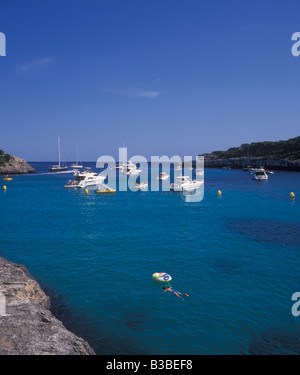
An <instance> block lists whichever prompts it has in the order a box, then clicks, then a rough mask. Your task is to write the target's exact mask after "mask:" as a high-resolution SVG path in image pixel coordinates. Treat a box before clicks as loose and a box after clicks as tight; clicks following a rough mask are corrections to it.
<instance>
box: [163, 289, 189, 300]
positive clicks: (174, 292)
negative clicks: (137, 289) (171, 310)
mask: <svg viewBox="0 0 300 375" xmlns="http://www.w3.org/2000/svg"><path fill="white" fill-rule="evenodd" d="M163 289H164V291H163V293H166V292H171V293H173V294H175V296H177V297H178V298H181V299H183V300H184V298H182V297H180V294H181V295H184V296H187V297H189V296H190V295H189V294H187V293H180V292H178V290H173V288H172V287H171V286H169V287H167V286H163Z"/></svg>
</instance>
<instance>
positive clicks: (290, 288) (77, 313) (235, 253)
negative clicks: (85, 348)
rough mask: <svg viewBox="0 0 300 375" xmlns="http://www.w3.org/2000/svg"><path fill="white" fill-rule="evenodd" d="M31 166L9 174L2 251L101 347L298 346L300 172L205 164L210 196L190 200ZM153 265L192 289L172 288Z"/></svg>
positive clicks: (121, 350)
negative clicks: (82, 186) (112, 189)
mask: <svg viewBox="0 0 300 375" xmlns="http://www.w3.org/2000/svg"><path fill="white" fill-rule="evenodd" d="M31 164H32V166H33V167H34V168H36V169H37V171H38V173H37V174H33V175H28V176H13V181H9V182H4V181H1V185H4V184H5V185H6V186H7V191H6V192H4V191H3V190H2V187H1V191H0V207H1V216H0V227H1V231H0V243H1V245H0V255H1V256H3V257H5V258H7V259H9V260H11V261H14V262H17V263H22V264H24V265H25V266H26V267H27V268H28V269H29V271H30V272H31V274H32V275H33V276H34V277H35V278H36V279H37V280H38V281H39V282H40V283H41V285H42V287H43V288H44V289H45V290H46V291H47V293H49V294H50V295H51V296H52V299H53V307H52V309H53V312H54V313H55V314H56V315H57V316H58V317H59V319H61V320H62V321H63V323H64V324H65V326H66V327H67V328H69V329H71V330H72V331H73V332H75V333H76V334H78V335H80V336H81V337H83V338H85V339H86V340H87V341H88V342H89V343H90V345H91V346H92V347H93V348H94V350H95V351H96V352H97V354H153V355H156V354H186V355H188V354H255V353H256V354H294V353H298V354H299V353H300V316H299V317H298V318H297V317H294V316H293V315H292V314H291V307H292V305H293V303H294V302H292V301H291V296H292V294H293V293H294V292H299V291H300V173H293V172H276V173H275V174H274V175H270V176H269V181H266V182H257V181H252V180H251V178H250V174H249V173H248V172H244V171H240V170H222V169H221V170H218V169H205V193H204V199H203V201H201V202H198V203H186V202H185V199H184V197H183V196H182V195H181V194H179V193H170V192H131V191H128V192H117V193H116V194H113V195H101V194H96V193H95V191H93V190H91V189H89V194H87V195H86V194H85V193H84V191H83V190H76V191H71V190H68V189H64V185H65V183H66V182H67V181H68V180H69V179H70V178H71V175H70V174H64V173H47V170H48V167H49V164H50V163H31ZM87 165H89V164H87ZM90 166H92V167H94V166H93V165H92V164H90ZM1 179H2V177H1ZM217 190H221V191H222V196H221V198H220V197H218V195H217ZM291 191H293V192H294V193H295V195H296V199H295V200H291V199H290V197H289V193H290V192H291ZM154 272H167V273H169V274H170V275H172V277H173V280H172V282H171V284H172V286H173V287H174V289H177V290H179V291H182V292H188V293H190V297H186V298H185V300H184V301H182V300H180V299H179V298H177V297H176V296H175V295H173V294H171V293H165V294H162V285H160V284H157V283H155V282H154V281H153V280H152V274H153V273H154Z"/></svg>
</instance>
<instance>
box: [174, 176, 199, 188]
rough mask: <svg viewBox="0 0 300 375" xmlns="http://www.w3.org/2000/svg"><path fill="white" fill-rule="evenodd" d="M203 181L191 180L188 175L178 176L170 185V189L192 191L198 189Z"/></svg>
mask: <svg viewBox="0 0 300 375" xmlns="http://www.w3.org/2000/svg"><path fill="white" fill-rule="evenodd" d="M202 184H203V181H197V180H191V178H190V177H189V176H178V177H177V178H176V180H175V182H174V183H173V184H171V185H170V190H171V191H193V190H196V189H199V188H200V187H201V185H202Z"/></svg>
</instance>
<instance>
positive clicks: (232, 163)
mask: <svg viewBox="0 0 300 375" xmlns="http://www.w3.org/2000/svg"><path fill="white" fill-rule="evenodd" d="M199 156H203V157H204V166H205V167H207V168H224V167H230V168H233V169H243V168H247V167H253V168H259V167H261V166H263V167H264V168H268V169H274V170H283V171H296V172H299V171H300V137H296V138H291V139H289V140H287V141H278V142H257V143H250V144H248V143H246V144H242V145H241V146H240V147H231V148H229V149H228V150H227V151H213V152H211V153H205V154H201V155H198V157H199Z"/></svg>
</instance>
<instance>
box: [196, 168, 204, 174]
mask: <svg viewBox="0 0 300 375" xmlns="http://www.w3.org/2000/svg"><path fill="white" fill-rule="evenodd" d="M195 174H196V176H203V175H204V170H203V169H202V168H199V169H196V171H195Z"/></svg>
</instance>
